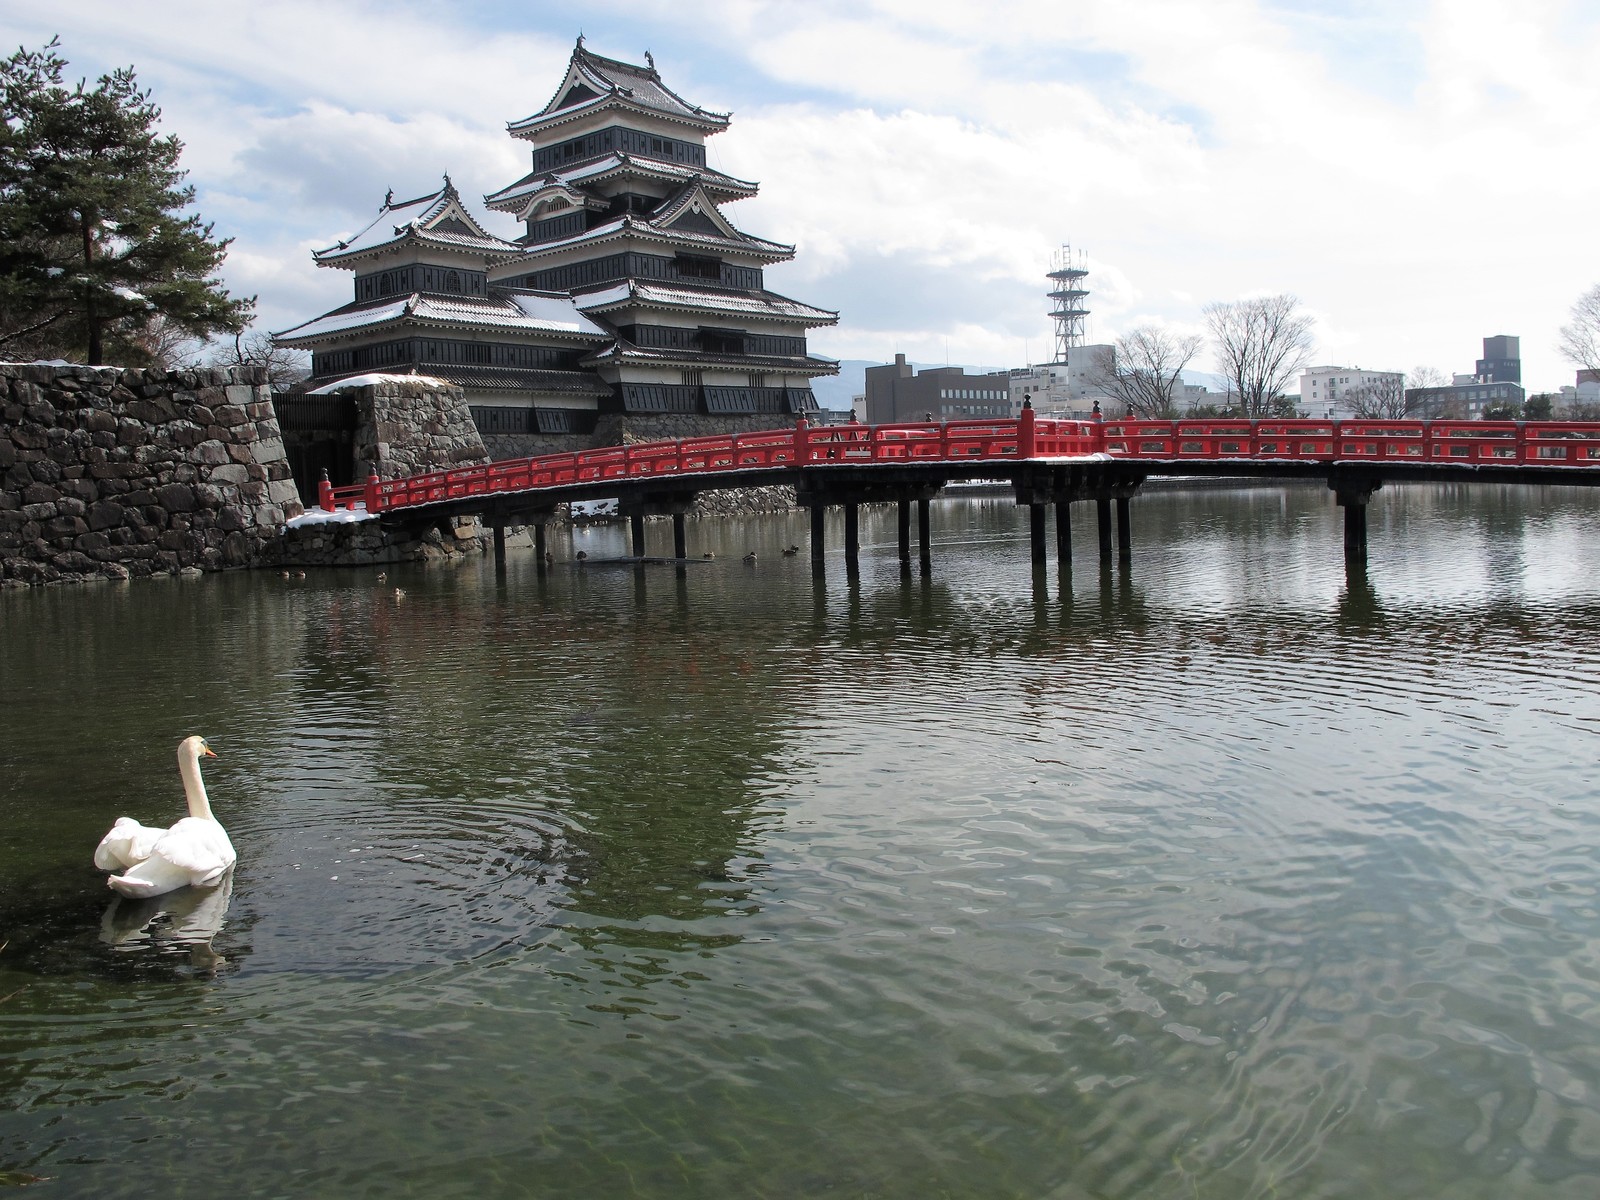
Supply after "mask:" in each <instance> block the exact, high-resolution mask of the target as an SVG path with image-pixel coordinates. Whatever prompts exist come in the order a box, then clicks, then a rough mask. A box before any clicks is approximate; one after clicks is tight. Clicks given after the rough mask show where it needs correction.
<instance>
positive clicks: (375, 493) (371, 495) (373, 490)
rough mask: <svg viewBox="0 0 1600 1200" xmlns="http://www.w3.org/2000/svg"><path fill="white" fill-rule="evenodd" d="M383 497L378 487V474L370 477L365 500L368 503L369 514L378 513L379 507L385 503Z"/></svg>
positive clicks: (368, 477)
mask: <svg viewBox="0 0 1600 1200" xmlns="http://www.w3.org/2000/svg"><path fill="white" fill-rule="evenodd" d="M382 496H383V493H382V492H381V491H380V490H379V487H378V476H377V475H376V474H372V475H368V476H367V494H366V497H365V499H366V502H367V511H368V512H369V513H375V512H377V511H378V508H379V506H380V505H381V504H382V503H383V499H382Z"/></svg>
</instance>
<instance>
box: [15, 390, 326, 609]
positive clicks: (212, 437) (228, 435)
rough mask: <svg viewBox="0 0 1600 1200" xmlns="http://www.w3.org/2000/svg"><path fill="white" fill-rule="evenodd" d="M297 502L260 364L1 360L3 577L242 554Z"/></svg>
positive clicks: (123, 575)
mask: <svg viewBox="0 0 1600 1200" xmlns="http://www.w3.org/2000/svg"><path fill="white" fill-rule="evenodd" d="M300 511H301V502H300V496H299V493H298V491H297V490H296V488H295V485H294V481H293V479H292V477H291V473H290V470H289V463H288V460H287V458H286V456H285V454H284V448H283V436H282V433H281V432H280V430H279V428H278V420H277V416H276V414H275V413H274V411H273V408H272V396H271V392H270V390H269V389H268V388H267V386H266V381H265V376H264V373H263V372H262V371H261V370H260V369H259V368H253V367H234V368H228V369H223V370H189V371H164V370H159V369H149V370H124V369H121V368H115V367H78V366H56V365H45V364H0V586H21V585H29V584H40V583H54V582H63V581H73V580H88V579H128V578H137V577H142V576H149V575H158V574H175V573H178V572H182V571H187V570H203V571H215V570H223V569H226V568H230V567H245V566H249V565H251V564H252V563H254V562H256V561H259V560H260V559H262V558H263V556H264V555H266V554H267V553H268V552H269V551H270V549H271V547H272V546H273V544H274V543H275V542H276V541H277V538H278V535H279V533H280V531H281V529H282V527H283V523H284V521H285V519H286V518H288V517H290V516H294V515H296V514H298V513H299V512H300Z"/></svg>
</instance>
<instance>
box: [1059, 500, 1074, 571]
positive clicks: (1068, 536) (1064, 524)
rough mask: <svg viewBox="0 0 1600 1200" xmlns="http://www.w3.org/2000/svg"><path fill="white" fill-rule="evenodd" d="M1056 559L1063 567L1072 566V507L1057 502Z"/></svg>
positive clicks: (1068, 504) (1065, 503)
mask: <svg viewBox="0 0 1600 1200" xmlns="http://www.w3.org/2000/svg"><path fill="white" fill-rule="evenodd" d="M1056 559H1057V561H1058V562H1059V563H1060V565H1061V566H1063V567H1066V566H1070V565H1071V564H1072V505H1071V504H1070V503H1068V502H1067V501H1065V500H1057V501H1056Z"/></svg>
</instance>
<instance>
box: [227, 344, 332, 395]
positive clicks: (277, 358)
mask: <svg viewBox="0 0 1600 1200" xmlns="http://www.w3.org/2000/svg"><path fill="white" fill-rule="evenodd" d="M211 363H212V365H213V366H219V367H233V366H256V367H265V368H266V369H267V382H268V383H269V384H270V385H271V386H272V390H273V391H275V392H286V391H288V390H289V389H290V388H291V387H293V386H294V385H295V384H297V383H299V382H300V381H301V380H302V379H304V378H305V377H306V376H307V375H310V374H311V364H310V362H309V361H308V359H307V355H306V353H305V351H303V350H291V349H289V348H288V347H287V346H280V345H278V344H277V343H276V342H274V341H273V340H272V335H271V334H270V333H263V332H262V331H260V330H245V331H243V332H241V333H236V334H234V336H233V344H232V345H224V346H223V347H220V348H219V349H218V352H217V353H215V354H214V355H213V357H212V359H211Z"/></svg>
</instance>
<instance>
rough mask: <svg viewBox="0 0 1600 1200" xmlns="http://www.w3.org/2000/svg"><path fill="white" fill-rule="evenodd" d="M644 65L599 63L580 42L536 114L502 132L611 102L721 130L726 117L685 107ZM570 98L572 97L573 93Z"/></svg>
mask: <svg viewBox="0 0 1600 1200" xmlns="http://www.w3.org/2000/svg"><path fill="white" fill-rule="evenodd" d="M645 63H646V65H644V66H639V65H637V64H635V63H627V62H623V61H622V60H621V59H616V58H605V57H603V56H602V55H599V54H595V53H592V52H591V51H589V50H586V49H584V46H583V38H582V37H581V36H580V37H579V38H578V44H577V45H576V46H575V47H573V51H572V58H571V60H570V61H569V62H568V63H567V71H566V74H565V75H563V76H562V79H561V86H560V87H558V88H557V89H556V93H555V95H554V96H552V97H551V98H550V102H549V103H548V104H546V105H545V106H544V108H543V109H541V110H540V111H539V112H538V113H536V114H534V115H533V116H531V117H524V118H523V119H522V120H520V121H512V122H511V123H510V124H509V125H508V126H507V128H508V129H509V130H510V131H511V132H512V133H513V134H517V133H521V132H523V131H524V130H527V129H530V128H531V127H534V126H538V125H540V124H542V123H544V122H545V121H547V120H559V119H561V118H562V117H565V116H568V115H570V114H572V113H575V112H583V111H586V110H589V109H593V108H599V107H605V106H607V105H609V104H612V103H615V102H617V101H619V100H620V101H623V102H626V103H629V104H634V105H637V106H639V107H640V108H648V109H650V110H652V111H654V112H658V113H661V114H663V115H665V116H670V117H677V118H678V119H680V120H684V121H690V122H693V123H694V124H696V125H700V126H702V127H704V126H710V127H712V128H713V130H715V129H721V128H724V127H726V126H727V124H728V114H727V113H714V112H709V111H707V110H706V109H703V108H700V107H699V106H698V105H694V104H690V103H689V102H688V101H687V100H685V99H684V98H683V97H682V96H680V95H678V94H677V93H676V92H674V91H673V90H672V89H671V88H669V87H667V85H666V84H664V83H662V82H661V76H660V75H659V74H657V73H656V64H655V59H654V58H652V57H651V56H650V55H649V54H648V53H646V55H645ZM574 93H576V94H574Z"/></svg>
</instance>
